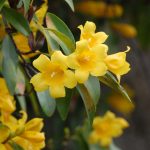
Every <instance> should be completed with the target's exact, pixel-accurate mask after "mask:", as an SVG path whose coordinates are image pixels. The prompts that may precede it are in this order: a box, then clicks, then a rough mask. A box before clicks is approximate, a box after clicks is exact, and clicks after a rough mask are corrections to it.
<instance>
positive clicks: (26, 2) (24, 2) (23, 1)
mask: <svg viewBox="0 0 150 150" xmlns="http://www.w3.org/2000/svg"><path fill="white" fill-rule="evenodd" d="M30 1H31V0H20V1H19V3H18V5H17V7H18V8H20V7H22V5H24V9H25V13H27V11H28V10H29V7H30Z"/></svg>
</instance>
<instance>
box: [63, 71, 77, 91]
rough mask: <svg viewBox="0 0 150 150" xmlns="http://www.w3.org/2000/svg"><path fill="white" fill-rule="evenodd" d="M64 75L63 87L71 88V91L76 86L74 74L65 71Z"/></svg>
mask: <svg viewBox="0 0 150 150" xmlns="http://www.w3.org/2000/svg"><path fill="white" fill-rule="evenodd" d="M65 74H66V78H65V81H64V85H65V86H66V87H67V88H71V89H72V88H74V87H75V86H76V84H77V81H76V78H75V74H74V73H73V72H72V71H70V70H67V71H66V72H65Z"/></svg>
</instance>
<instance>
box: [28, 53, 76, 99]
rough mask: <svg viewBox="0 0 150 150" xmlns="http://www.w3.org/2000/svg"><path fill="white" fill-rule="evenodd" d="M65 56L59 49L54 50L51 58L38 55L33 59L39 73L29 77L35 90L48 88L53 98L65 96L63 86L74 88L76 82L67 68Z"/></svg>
mask: <svg viewBox="0 0 150 150" xmlns="http://www.w3.org/2000/svg"><path fill="white" fill-rule="evenodd" d="M66 61H67V56H65V55H63V54H62V53H61V51H55V52H54V53H53V54H52V56H51V60H50V59H49V58H48V57H47V56H45V55H40V56H39V57H38V58H37V59H36V60H34V61H33V66H34V67H35V68H37V69H38V70H39V71H40V73H38V74H36V75H34V76H33V77H32V78H31V81H30V82H31V83H32V84H33V86H34V88H35V90H36V91H44V90H46V89H48V88H49V92H50V95H51V96H52V97H53V98H58V97H65V87H67V88H74V87H75V86H76V84H77V82H76V79H75V75H74V73H73V72H72V71H71V70H68V66H67V62H66Z"/></svg>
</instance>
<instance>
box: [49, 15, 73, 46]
mask: <svg viewBox="0 0 150 150" xmlns="http://www.w3.org/2000/svg"><path fill="white" fill-rule="evenodd" d="M46 25H47V27H48V28H50V29H55V30H57V31H59V32H61V33H63V34H65V35H66V36H68V37H69V39H70V40H71V41H72V43H73V45H74V47H75V39H74V36H73V34H72V32H71V31H70V29H69V28H68V27H67V25H66V24H65V23H64V22H63V21H62V20H61V19H60V18H58V17H57V16H56V15H54V14H52V13H47V14H46Z"/></svg>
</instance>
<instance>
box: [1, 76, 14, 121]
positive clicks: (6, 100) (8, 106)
mask: <svg viewBox="0 0 150 150" xmlns="http://www.w3.org/2000/svg"><path fill="white" fill-rule="evenodd" d="M0 85H1V86H0V113H1V116H2V118H3V119H4V120H5V119H8V117H9V115H10V114H11V113H12V112H13V111H15V103H14V100H13V97H12V96H11V95H10V93H9V91H8V89H7V86H6V82H5V80H4V79H3V78H0Z"/></svg>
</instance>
